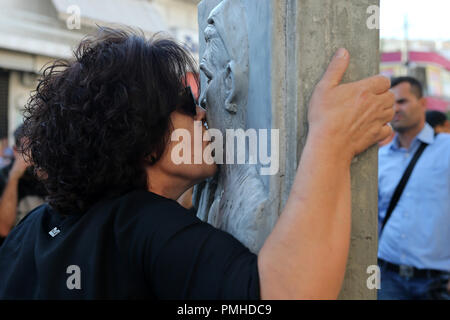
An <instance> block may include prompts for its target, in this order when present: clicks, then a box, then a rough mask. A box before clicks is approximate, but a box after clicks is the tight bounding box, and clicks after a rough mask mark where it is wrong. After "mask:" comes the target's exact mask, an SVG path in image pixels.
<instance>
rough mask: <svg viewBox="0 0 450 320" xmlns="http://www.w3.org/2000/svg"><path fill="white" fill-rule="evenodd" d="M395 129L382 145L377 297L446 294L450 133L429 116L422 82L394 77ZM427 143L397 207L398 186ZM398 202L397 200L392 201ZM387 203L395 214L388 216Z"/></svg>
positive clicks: (438, 296) (439, 296)
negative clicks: (435, 126) (439, 129)
mask: <svg viewBox="0 0 450 320" xmlns="http://www.w3.org/2000/svg"><path fill="white" fill-rule="evenodd" d="M391 87H392V88H391V91H392V92H393V93H394V94H395V98H396V103H395V106H394V110H395V116H394V119H393V121H392V122H391V124H392V127H393V129H394V130H395V132H396V135H395V137H394V139H393V141H392V142H391V143H389V144H387V145H386V146H384V147H382V148H380V150H379V170H378V179H379V182H378V196H379V197H378V210H379V227H380V229H381V230H380V234H379V248H378V258H379V264H380V268H381V290H380V291H379V292H378V297H379V299H400V300H403V299H405V300H409V299H448V298H449V287H448V281H449V273H450V247H449V243H450V135H447V134H438V135H437V136H435V133H434V131H433V128H432V127H431V126H430V125H429V124H427V123H426V122H425V111H426V106H425V99H424V98H423V96H422V85H421V84H420V82H419V81H417V80H416V79H414V78H411V77H400V78H395V79H392V81H391ZM422 144H424V146H425V145H426V148H425V149H423V153H422V154H421V156H420V158H418V161H417V162H416V165H415V167H414V169H413V171H412V173H411V175H410V177H409V180H408V181H407V183H406V185H405V187H404V190H403V193H401V196H400V198H399V200H398V202H397V204H396V206H395V207H394V206H393V205H391V206H390V205H389V204H390V203H391V199H392V198H393V194H394V190H396V189H397V185H399V181H400V180H401V177H402V175H403V173H404V172H405V170H406V168H407V167H408V165H409V163H410V162H411V159H412V158H413V157H414V155H415V153H416V151H417V150H418V149H419V148H422V147H421V145H422ZM393 203H394V202H393ZM389 207H391V208H392V207H394V209H393V210H390V212H391V215H390V218H389V219H388V220H386V217H387V216H389V215H387V211H388V208H389Z"/></svg>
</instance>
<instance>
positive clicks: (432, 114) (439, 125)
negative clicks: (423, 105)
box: [426, 110, 450, 133]
mask: <svg viewBox="0 0 450 320" xmlns="http://www.w3.org/2000/svg"><path fill="white" fill-rule="evenodd" d="M426 120H427V123H428V124H429V125H430V126H432V127H433V129H434V131H435V132H436V133H450V121H449V120H448V118H447V115H446V114H445V113H443V112H440V111H436V110H428V111H427V113H426Z"/></svg>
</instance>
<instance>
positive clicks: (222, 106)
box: [194, 0, 278, 252]
mask: <svg viewBox="0 0 450 320" xmlns="http://www.w3.org/2000/svg"><path fill="white" fill-rule="evenodd" d="M263 2H264V1H261V4H263ZM248 3H251V1H245V0H224V1H222V2H221V1H214V0H211V1H204V2H202V3H201V4H200V5H199V21H200V23H199V24H200V30H201V35H200V68H201V70H202V79H201V81H202V88H203V89H202V94H201V97H200V99H199V100H200V103H201V105H202V106H203V107H205V108H206V110H207V119H208V124H209V126H210V127H212V128H216V129H219V130H220V131H221V132H222V133H223V135H224V136H225V131H226V129H243V130H247V129H248V128H253V129H258V128H269V129H270V128H272V126H271V124H270V118H271V112H270V109H269V108H270V101H269V99H268V97H269V96H270V92H269V90H267V92H266V93H265V94H264V93H262V94H259V96H257V95H256V94H255V93H258V92H260V91H262V90H260V88H264V87H267V81H264V82H262V83H261V76H262V75H263V74H262V72H265V73H266V75H267V76H270V72H269V70H270V69H269V68H268V67H267V65H269V62H270V60H269V59H266V58H265V57H264V56H260V54H261V52H260V51H257V49H258V46H257V43H258V42H259V41H260V40H261V39H260V38H258V36H259V37H261V36H262V37H264V36H267V35H265V34H264V28H263V29H261V30H260V31H259V33H260V34H258V33H255V32H248V30H250V28H251V24H252V23H253V22H254V21H255V20H259V18H260V17H259V16H258V17H255V13H256V14H261V12H258V11H253V10H249V8H248V7H247V5H248ZM262 8H264V7H262ZM265 9H266V13H265V16H266V17H268V16H269V14H268V13H269V11H267V8H265ZM262 25H263V24H262ZM263 27H265V28H267V26H263ZM255 41H256V43H255ZM265 42H266V41H265ZM262 43H264V42H262ZM266 43H267V42H266ZM266 45H267V44H266ZM267 49H268V48H266V50H267ZM250 65H251V66H255V68H254V70H253V67H252V68H250V67H249V66H250ZM265 65H266V67H265ZM264 69H265V70H264ZM255 71H256V72H257V74H255ZM262 79H264V78H262ZM265 79H268V78H265ZM227 148H229V145H228V144H227V145H225V153H226V152H227V151H226V150H227ZM258 169H259V168H258V165H250V164H248V165H239V164H223V165H221V166H220V169H219V174H218V176H217V177H215V178H213V179H211V180H210V181H208V182H206V183H205V184H203V185H202V186H199V187H197V188H196V190H195V192H194V204H196V205H197V207H198V212H199V213H198V215H199V217H200V218H202V219H203V220H205V221H208V222H209V223H211V224H212V225H214V226H216V227H218V228H221V229H223V230H226V231H228V232H230V233H231V234H233V235H234V236H235V237H236V238H237V239H239V240H240V241H241V242H242V243H244V244H245V245H246V246H247V247H248V248H249V249H250V250H252V251H253V252H258V251H259V249H260V248H261V246H262V244H263V242H264V240H265V238H266V237H267V236H268V234H269V233H270V231H271V229H272V228H273V226H274V223H275V221H276V219H277V218H278V210H273V208H272V202H273V199H272V197H271V196H270V194H269V189H268V187H267V183H268V179H267V178H266V179H265V178H264V176H261V175H260V174H259V170H258ZM275 200H276V198H275Z"/></svg>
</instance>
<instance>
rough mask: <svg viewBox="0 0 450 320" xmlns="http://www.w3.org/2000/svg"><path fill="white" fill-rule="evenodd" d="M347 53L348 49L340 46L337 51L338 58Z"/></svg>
mask: <svg viewBox="0 0 450 320" xmlns="http://www.w3.org/2000/svg"><path fill="white" fill-rule="evenodd" d="M346 55H347V50H345V49H344V48H339V50H338V51H337V52H336V58H344V57H345V56H346Z"/></svg>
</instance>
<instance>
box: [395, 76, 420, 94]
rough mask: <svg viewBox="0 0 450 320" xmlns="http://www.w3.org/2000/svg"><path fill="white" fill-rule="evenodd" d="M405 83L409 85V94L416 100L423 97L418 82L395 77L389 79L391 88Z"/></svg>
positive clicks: (414, 79) (413, 79) (410, 78)
mask: <svg viewBox="0 0 450 320" xmlns="http://www.w3.org/2000/svg"><path fill="white" fill-rule="evenodd" d="M403 82H407V83H409V84H410V85H411V92H412V93H413V94H414V95H415V96H416V97H417V98H418V99H421V98H422V97H423V87H422V84H421V83H420V81H419V80H417V79H416V78H413V77H397V78H392V79H391V88H393V87H395V86H397V85H399V84H400V83H403Z"/></svg>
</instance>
